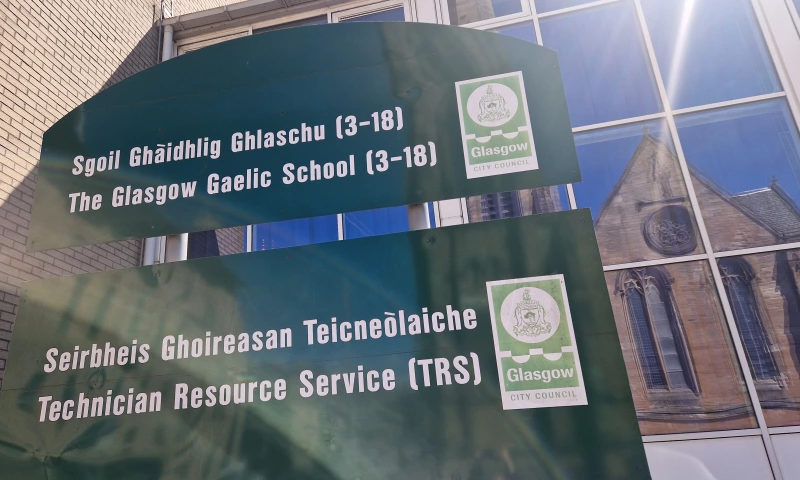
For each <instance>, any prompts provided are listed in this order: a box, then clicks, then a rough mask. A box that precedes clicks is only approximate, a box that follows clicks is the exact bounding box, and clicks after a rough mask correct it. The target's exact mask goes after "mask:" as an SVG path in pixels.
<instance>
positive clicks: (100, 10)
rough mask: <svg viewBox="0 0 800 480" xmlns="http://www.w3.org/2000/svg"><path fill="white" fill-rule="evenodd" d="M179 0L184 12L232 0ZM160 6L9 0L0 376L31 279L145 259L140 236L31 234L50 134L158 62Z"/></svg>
mask: <svg viewBox="0 0 800 480" xmlns="http://www.w3.org/2000/svg"><path fill="white" fill-rule="evenodd" d="M174 1H175V7H176V8H175V10H176V13H177V14H181V13H189V12H191V11H197V10H202V9H206V8H211V7H216V6H219V5H223V4H226V3H233V2H232V1H230V0H228V1H226V0H174ZM155 3H157V2H155ZM153 5H154V1H153V0H117V1H111V0H58V1H57V0H4V1H3V2H0V382H1V381H2V375H3V370H4V369H5V359H6V357H7V350H8V346H9V341H10V339H11V330H12V327H13V323H14V319H15V315H16V310H17V303H18V301H19V290H20V285H21V284H22V282H24V281H28V280H33V279H36V278H47V277H52V276H61V275H73V274H77V273H86V272H94V271H100V270H108V269H112V268H125V267H131V266H135V265H138V264H139V258H140V252H141V242H140V241H139V240H132V241H125V242H116V243H110V244H106V245H95V246H92V247H83V248H73V249H64V250H56V251H48V252H40V253H35V254H29V253H26V251H25V242H26V239H27V235H28V226H29V222H30V212H31V206H32V203H33V193H34V188H35V184H36V165H37V162H38V158H39V149H40V147H41V141H42V134H43V133H44V131H45V130H47V129H48V128H49V127H50V126H51V125H52V124H53V123H55V122H56V121H57V120H58V119H59V118H61V117H62V116H63V115H64V114H66V113H67V112H69V111H70V110H72V109H74V108H75V107H77V106H78V105H79V104H81V103H82V102H84V101H85V100H87V99H88V98H89V97H91V96H92V95H94V94H96V93H97V92H98V91H100V90H102V89H104V88H107V87H108V86H110V85H113V84H114V83H116V82H118V81H120V80H122V79H124V78H127V77H129V76H130V75H132V74H134V73H136V72H139V71H141V70H143V69H145V68H147V67H150V66H152V65H154V63H155V61H156V54H157V52H158V46H157V43H158V31H157V29H155V28H153V20H154V16H153V14H154V10H153Z"/></svg>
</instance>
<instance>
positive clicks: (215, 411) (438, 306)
mask: <svg viewBox="0 0 800 480" xmlns="http://www.w3.org/2000/svg"><path fill="white" fill-rule="evenodd" d="M0 471H2V472H3V475H2V476H3V478H4V479H8V480H16V479H25V480H31V479H33V480H36V479H86V478H98V479H99V478H114V479H151V478H153V479H223V478H224V479H273V478H285V479H364V480H366V479H451V480H455V479H461V480H472V479H544V478H569V479H593V480H594V479H612V478H613V479H619V478H626V479H628V478H630V479H646V478H650V475H649V472H648V467H647V462H646V459H645V453H644V448H643V445H642V441H641V436H640V433H639V428H638V425H637V422H636V416H635V413H634V408H633V401H632V399H631V393H630V389H629V387H628V381H627V376H626V373H625V366H624V363H623V360H622V354H621V352H620V346H619V341H618V337H617V332H616V328H615V325H614V320H613V317H612V312H611V307H610V303H609V299H608V293H607V291H606V288H605V282H604V278H603V270H602V267H601V263H600V257H599V254H598V249H597V245H596V242H595V240H594V233H593V230H592V220H591V217H590V215H589V212H588V211H586V210H584V211H571V212H562V213H557V214H546V215H538V216H534V217H525V218H517V219H508V220H503V221H497V222H486V223H478V224H470V225H463V226H456V227H448V228H440V229H434V230H425V231H416V232H409V233H403V234H396V235H386V236H381V237H372V238H367V239H361V240H351V241H346V242H335V243H328V244H319V245H312V246H306V247H300V248H292V249H286V250H277V251H269V252H259V253H251V254H245V255H234V256H228V257H217V258H208V259H202V260H194V261H187V262H180V263H173V264H166V265H157V266H153V267H142V268H137V269H131V270H120V271H111V272H104V273H98V274H92V275H81V276H75V277H67V278H57V279H51V280H44V281H35V282H30V283H28V284H26V285H25V286H24V288H23V293H22V298H21V305H20V311H19V315H18V320H17V323H16V325H15V332H14V341H13V342H12V345H11V352H10V357H9V359H8V370H7V372H6V378H5V383H4V385H3V392H2V394H0Z"/></svg>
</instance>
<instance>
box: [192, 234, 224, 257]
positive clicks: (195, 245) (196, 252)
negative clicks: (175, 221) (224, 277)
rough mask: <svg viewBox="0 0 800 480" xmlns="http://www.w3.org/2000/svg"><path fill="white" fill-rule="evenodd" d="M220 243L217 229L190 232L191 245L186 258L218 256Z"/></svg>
mask: <svg viewBox="0 0 800 480" xmlns="http://www.w3.org/2000/svg"><path fill="white" fill-rule="evenodd" d="M218 256H219V244H218V243H217V231H216V230H206V231H204V232H194V233H190V234H189V246H188V248H187V253H186V258H187V259H189V260H192V259H194V258H205V257H218Z"/></svg>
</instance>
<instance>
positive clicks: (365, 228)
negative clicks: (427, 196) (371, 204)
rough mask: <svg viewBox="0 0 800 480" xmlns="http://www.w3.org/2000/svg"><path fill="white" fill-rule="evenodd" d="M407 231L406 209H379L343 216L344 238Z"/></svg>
mask: <svg viewBox="0 0 800 480" xmlns="http://www.w3.org/2000/svg"><path fill="white" fill-rule="evenodd" d="M407 231H408V207H405V206H403V207H391V208H379V209H376V210H365V211H363V212H354V213H345V214H344V238H345V239H350V238H362V237H370V236H373V235H383V234H386V233H398V232H407Z"/></svg>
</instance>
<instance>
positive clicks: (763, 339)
mask: <svg viewBox="0 0 800 480" xmlns="http://www.w3.org/2000/svg"><path fill="white" fill-rule="evenodd" d="M719 265H720V273H722V274H723V280H725V283H726V291H727V294H728V299H729V301H730V303H731V308H732V309H733V312H734V316H735V317H736V323H737V326H738V328H739V330H740V338H741V339H742V344H743V346H744V347H745V352H746V353H747V357H748V361H749V362H750V368H751V371H752V372H753V379H754V380H755V384H756V391H757V392H758V398H759V400H760V401H761V407H762V408H763V410H764V417H765V418H766V421H767V425H769V426H770V427H780V426H787V425H800V290H799V289H798V285H800V250H782V251H778V252H769V253H760V254H757V255H748V256H745V257H737V258H724V259H720V261H719ZM737 266H739V270H736V267H737ZM743 270H744V271H743ZM731 274H734V275H737V276H739V277H742V278H736V279H734V280H735V281H734V282H731V281H730V279H729V278H728V277H729V275H731ZM731 283H732V286H733V288H730V287H729V284H731Z"/></svg>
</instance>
